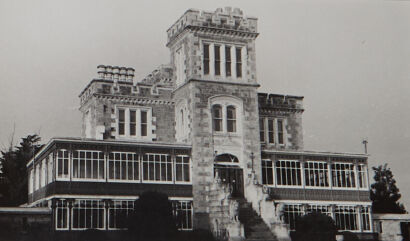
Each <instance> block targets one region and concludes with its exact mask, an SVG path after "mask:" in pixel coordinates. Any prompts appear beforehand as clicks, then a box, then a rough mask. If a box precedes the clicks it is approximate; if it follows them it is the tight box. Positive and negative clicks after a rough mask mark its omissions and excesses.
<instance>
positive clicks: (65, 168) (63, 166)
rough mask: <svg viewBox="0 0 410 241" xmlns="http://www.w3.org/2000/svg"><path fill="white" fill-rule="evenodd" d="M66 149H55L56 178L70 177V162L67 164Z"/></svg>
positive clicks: (67, 154)
mask: <svg viewBox="0 0 410 241" xmlns="http://www.w3.org/2000/svg"><path fill="white" fill-rule="evenodd" d="M68 156H69V153H68V150H64V149H60V150H58V151H57V162H56V164H57V167H56V170H57V175H56V176H57V179H69V178H70V172H69V170H70V168H69V167H70V164H69V161H70V160H69V157H68Z"/></svg>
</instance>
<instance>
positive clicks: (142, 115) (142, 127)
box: [141, 111, 148, 136]
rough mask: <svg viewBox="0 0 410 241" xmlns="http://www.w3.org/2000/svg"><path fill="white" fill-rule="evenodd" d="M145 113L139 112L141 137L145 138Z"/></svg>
mask: <svg viewBox="0 0 410 241" xmlns="http://www.w3.org/2000/svg"><path fill="white" fill-rule="evenodd" d="M147 124H148V122H147V112H146V111H141V136H147Z"/></svg>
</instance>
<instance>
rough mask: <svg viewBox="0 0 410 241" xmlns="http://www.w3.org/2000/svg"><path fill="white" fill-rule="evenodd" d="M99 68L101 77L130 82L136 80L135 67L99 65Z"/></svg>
mask: <svg viewBox="0 0 410 241" xmlns="http://www.w3.org/2000/svg"><path fill="white" fill-rule="evenodd" d="M97 69H98V71H97V73H98V78H99V79H103V80H113V81H114V82H118V81H123V82H129V83H132V82H133V80H134V72H135V69H133V68H129V67H118V66H111V65H98V66H97Z"/></svg>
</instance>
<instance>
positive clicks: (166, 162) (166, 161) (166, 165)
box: [142, 153, 172, 182]
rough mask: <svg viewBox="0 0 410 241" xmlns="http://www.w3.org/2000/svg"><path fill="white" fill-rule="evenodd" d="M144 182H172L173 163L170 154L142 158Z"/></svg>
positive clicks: (148, 155) (149, 155) (147, 155)
mask: <svg viewBox="0 0 410 241" xmlns="http://www.w3.org/2000/svg"><path fill="white" fill-rule="evenodd" d="M142 164H143V165H142V171H143V180H144V181H163V182H171V181H172V161H171V156H170V155H168V154H150V153H147V154H144V155H143V156H142Z"/></svg>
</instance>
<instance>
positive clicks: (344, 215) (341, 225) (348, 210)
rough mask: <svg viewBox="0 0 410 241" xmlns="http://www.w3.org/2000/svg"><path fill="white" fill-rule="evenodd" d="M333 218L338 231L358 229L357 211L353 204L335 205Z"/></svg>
mask: <svg viewBox="0 0 410 241" xmlns="http://www.w3.org/2000/svg"><path fill="white" fill-rule="evenodd" d="M335 219H336V220H335V221H336V226H337V229H338V230H339V231H345V230H358V228H357V223H356V220H357V213H356V209H355V207H354V206H336V208H335Z"/></svg>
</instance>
